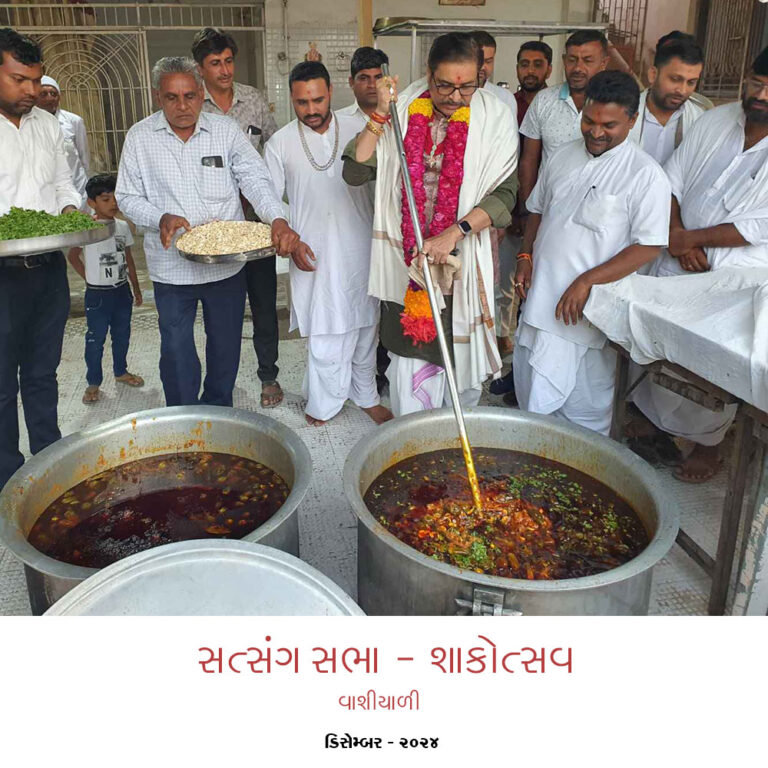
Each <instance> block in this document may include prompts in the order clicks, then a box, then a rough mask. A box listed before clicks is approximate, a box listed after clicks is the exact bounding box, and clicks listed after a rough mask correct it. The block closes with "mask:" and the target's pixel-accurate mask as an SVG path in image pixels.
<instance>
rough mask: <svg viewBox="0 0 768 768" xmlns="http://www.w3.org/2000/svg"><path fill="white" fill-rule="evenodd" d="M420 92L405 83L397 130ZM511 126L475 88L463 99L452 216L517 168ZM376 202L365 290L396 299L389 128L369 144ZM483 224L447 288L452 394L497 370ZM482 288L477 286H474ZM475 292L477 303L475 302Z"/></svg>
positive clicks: (397, 234)
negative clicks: (465, 107) (466, 110)
mask: <svg viewBox="0 0 768 768" xmlns="http://www.w3.org/2000/svg"><path fill="white" fill-rule="evenodd" d="M426 89H427V81H426V79H422V80H419V81H417V82H415V83H412V84H411V85H410V86H409V87H408V88H407V89H406V90H405V91H403V93H401V94H400V96H399V98H398V106H397V111H398V115H399V116H400V124H401V126H402V129H403V134H404V135H405V133H406V131H407V130H408V107H409V105H410V104H411V102H412V101H413V100H414V99H416V98H418V97H419V96H420V95H421V94H422V93H423V92H424V91H425V90H426ZM517 144H518V137H517V129H516V127H515V125H514V120H513V118H512V114H511V112H510V110H509V108H508V107H507V106H506V105H505V104H504V103H503V102H502V101H501V100H500V99H498V98H497V97H496V96H494V95H493V94H491V93H486V92H485V91H483V89H478V90H477V91H476V92H475V95H474V96H473V97H472V101H471V102H470V120H469V132H468V135H467V146H466V150H465V153H464V181H463V183H462V185H461V192H460V193H459V208H458V216H459V217H462V216H466V215H467V214H468V213H469V212H470V211H471V210H472V209H473V208H475V207H476V206H477V204H478V203H479V202H480V201H481V200H482V199H483V198H484V197H486V195H488V194H489V193H491V192H493V190H494V189H496V187H497V186H498V185H499V184H500V183H501V182H503V181H504V180H505V179H506V178H507V177H508V176H510V174H512V173H513V172H514V171H515V169H516V168H517ZM376 162H377V171H376V198H375V200H376V202H375V208H374V215H373V241H372V245H371V272H370V280H369V283H368V292H369V294H371V295H372V296H375V297H376V298H378V299H380V300H382V301H392V302H396V303H398V304H402V303H403V300H404V298H405V291H406V289H407V287H408V270H407V268H406V266H405V261H404V258H403V242H402V211H401V194H402V193H401V189H402V187H401V173H400V160H399V157H398V152H397V145H396V142H395V136H394V132H393V131H391V130H388V131H387V132H386V133H385V134H384V136H382V137H381V138H380V139H379V142H378V144H377V147H376ZM490 233H491V230H490V229H485V230H483V231H482V232H481V233H480V234H479V235H470V236H469V237H466V238H464V239H463V240H462V241H461V242H460V243H459V246H458V247H459V257H460V259H461V263H462V270H461V278H460V279H458V280H456V281H455V282H454V285H453V350H454V359H455V363H456V379H457V385H458V388H459V391H462V392H463V391H464V390H466V389H468V388H470V387H477V386H479V385H480V384H482V382H483V381H485V380H486V379H487V378H488V377H489V376H491V375H493V374H495V373H497V372H498V371H499V370H500V369H501V360H500V358H499V353H498V349H497V346H496V339H495V335H496V334H495V330H494V324H493V323H494V321H493V318H494V303H493V302H494V296H493V293H494V291H493V257H492V253H491V239H490ZM481 289H482V291H481ZM481 292H482V294H483V295H484V297H485V301H484V302H483V301H482V300H481Z"/></svg>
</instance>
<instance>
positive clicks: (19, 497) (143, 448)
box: [0, 406, 312, 614]
mask: <svg viewBox="0 0 768 768" xmlns="http://www.w3.org/2000/svg"><path fill="white" fill-rule="evenodd" d="M191 451H212V452H218V453H227V454H231V455H234V456H241V457H244V458H247V459H253V460H254V461H259V462H261V463H262V464H265V465H266V466H268V467H269V468H270V469H273V470H274V471H275V472H277V473H278V474H279V475H280V476H281V477H282V478H283V479H284V480H285V482H286V483H287V484H288V487H289V488H290V494H289V496H288V498H287V499H286V501H285V503H284V504H283V506H282V507H281V508H280V509H279V510H278V511H277V513H276V514H275V515H274V516H273V517H272V518H271V519H269V520H268V521H267V522H266V523H264V524H263V525H262V526H260V527H259V528H257V529H256V530H255V531H253V532H252V533H250V534H248V535H247V536H245V537H244V540H245V541H258V542H259V543H261V544H265V545H267V546H270V547H275V548H277V549H281V550H283V551H284V552H288V553H290V554H293V555H298V553H299V530H298V514H297V512H298V507H299V504H300V503H301V501H302V500H303V498H304V496H305V494H306V492H307V489H308V488H309V483H310V480H311V475H312V460H311V458H310V456H309V451H308V450H307V448H306V446H305V445H304V443H303V442H302V441H301V438H299V436H298V435H296V434H295V433H294V432H292V431H291V430H290V429H288V428H287V427H285V426H283V425H282V424H280V423H279V422H277V421H275V420H274V419H270V418H268V417H266V416H261V415H259V414H255V413H251V412H250V411H241V410H237V409H234V408H223V407H219V406H177V407H173V408H157V409H154V410H150V411H141V412H140V413H135V414H131V415H128V416H123V417H122V418H119V419H115V420H114V421H110V422H107V423H105V424H102V425H100V426H98V427H95V428H93V429H87V430H84V431H82V432H77V433H75V434H73V435H68V436H67V437H64V438H62V439H61V440H59V441H58V442H56V443H54V444H53V445H51V446H49V447H48V448H46V449H45V450H44V451H41V452H40V453H38V454H37V455H36V456H33V457H32V458H31V459H30V460H29V461H28V462H27V463H26V464H24V466H23V467H21V469H19V471H18V472H16V474H15V475H14V476H13V477H12V478H11V479H10V480H9V481H8V483H7V484H6V486H5V488H3V490H2V493H0V541H2V543H3V544H4V545H5V546H6V547H8V549H10V550H11V552H13V554H14V555H15V556H16V557H17V558H19V560H21V561H22V562H23V563H24V565H25V571H26V576H27V589H28V591H29V599H30V604H31V606H32V612H33V613H35V614H40V613H43V612H44V611H45V610H46V609H47V608H49V607H50V606H51V605H52V604H53V603H55V602H56V601H57V600H58V599H59V598H60V597H62V596H63V595H64V594H65V593H66V592H68V591H69V590H70V589H72V588H73V587H74V586H76V585H77V584H79V583H80V582H81V581H83V580H84V579H87V578H88V577H89V576H92V575H93V574H94V573H96V569H94V568H84V567H81V566H77V565H70V564H69V563H63V562H61V561H59V560H54V559H53V558H51V557H48V556H47V555H44V554H43V553H42V552H39V551H38V550H37V549H35V548H34V547H33V546H32V545H31V544H29V542H28V541H27V535H28V533H29V531H30V530H31V528H32V526H33V525H34V524H35V522H36V521H37V519H38V517H39V516H40V515H41V514H42V512H44V511H45V509H46V507H48V505H49V504H51V502H53V501H55V500H56V499H57V498H58V497H59V496H61V494H62V493H64V492H65V491H67V490H69V489H70V488H72V487H73V486H75V485H77V484H78V483H80V482H81V481H83V480H86V479H88V478H89V477H92V476H93V475H95V474H98V473H99V472H102V471H104V470H105V469H109V468H110V467H115V466H119V465H121V464H125V463H127V462H129V461H134V460H136V459H141V458H146V457H148V456H156V455H159V454H163V453H175V452H191Z"/></svg>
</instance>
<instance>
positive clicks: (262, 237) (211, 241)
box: [176, 221, 277, 264]
mask: <svg viewBox="0 0 768 768" xmlns="http://www.w3.org/2000/svg"><path fill="white" fill-rule="evenodd" d="M176 248H177V249H178V251H179V253H180V254H181V255H182V256H183V257H184V258H185V259H189V261H196V262H198V263H201V264H231V263H233V262H236V261H256V260H258V259H266V258H267V257H268V256H274V255H275V254H276V253H277V249H276V248H275V246H274V245H272V228H271V227H270V226H269V225H268V224H262V223H260V222H256V221H211V222H209V223H208V224H201V225H200V226H199V227H194V228H193V229H190V230H189V232H186V233H185V234H183V235H182V236H181V237H180V238H179V239H178V240H177V241H176Z"/></svg>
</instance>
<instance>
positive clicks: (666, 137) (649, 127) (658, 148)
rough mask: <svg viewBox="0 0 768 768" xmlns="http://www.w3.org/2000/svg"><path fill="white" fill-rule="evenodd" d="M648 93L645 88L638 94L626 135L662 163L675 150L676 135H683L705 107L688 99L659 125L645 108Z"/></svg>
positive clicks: (646, 106) (683, 136) (685, 134)
mask: <svg viewBox="0 0 768 768" xmlns="http://www.w3.org/2000/svg"><path fill="white" fill-rule="evenodd" d="M648 96H649V92H648V91H647V90H646V91H643V92H642V93H641V94H640V107H639V109H638V115H637V121H636V122H635V125H634V127H633V128H632V130H631V131H630V132H629V138H630V139H632V140H633V141H636V142H637V143H638V144H639V145H640V146H641V147H642V148H643V149H644V150H645V151H646V152H647V153H648V154H649V155H650V156H651V157H652V158H653V159H654V160H655V161H656V162H657V163H659V164H661V165H664V164H665V163H666V162H667V160H669V158H670V157H671V156H672V153H673V152H674V151H675V149H676V143H677V144H679V143H680V142H679V141H677V138H678V136H680V137H681V140H682V139H684V138H685V137H686V136H687V135H688V133H689V131H690V129H691V127H692V126H693V124H694V123H695V122H696V121H697V120H698V119H699V118H700V117H701V116H702V115H703V114H704V112H705V111H706V110H705V109H704V107H702V106H700V105H699V104H696V103H694V102H693V100H692V99H688V100H687V101H686V102H685V103H684V104H683V105H682V106H681V107H679V108H678V109H677V110H675V112H674V113H673V114H672V116H671V117H670V118H669V120H668V121H667V124H666V125H662V124H661V123H660V122H659V121H658V120H657V119H656V117H655V116H654V114H653V113H652V112H651V110H650V109H648ZM681 120H682V124H681V123H680V121H681Z"/></svg>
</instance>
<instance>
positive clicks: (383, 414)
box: [363, 405, 395, 424]
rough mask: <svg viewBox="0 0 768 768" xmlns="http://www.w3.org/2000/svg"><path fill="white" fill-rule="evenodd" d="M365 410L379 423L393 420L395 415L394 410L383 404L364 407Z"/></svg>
mask: <svg viewBox="0 0 768 768" xmlns="http://www.w3.org/2000/svg"><path fill="white" fill-rule="evenodd" d="M363 410H364V411H365V412H366V413H367V414H368V415H369V416H370V417H371V418H372V419H373V420H374V421H375V422H376V423H377V424H383V423H384V422H385V421H392V419H394V418H395V417H394V416H393V415H392V411H390V410H389V408H385V407H384V406H383V405H374V406H371V407H370V408H363Z"/></svg>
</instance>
